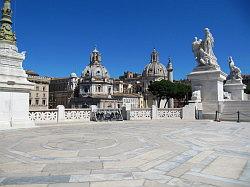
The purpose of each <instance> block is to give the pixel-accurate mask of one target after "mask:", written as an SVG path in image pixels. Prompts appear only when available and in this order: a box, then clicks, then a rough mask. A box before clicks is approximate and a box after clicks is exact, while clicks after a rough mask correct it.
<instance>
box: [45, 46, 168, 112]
mask: <svg viewBox="0 0 250 187" xmlns="http://www.w3.org/2000/svg"><path fill="white" fill-rule="evenodd" d="M162 79H164V80H170V81H173V68H172V62H171V61H170V60H169V62H168V66H167V67H166V66H165V65H163V64H162V63H160V61H159V53H158V52H157V51H156V49H154V50H153V51H152V53H151V58H150V62H149V64H147V65H146V66H145V68H144V69H143V71H142V74H138V73H133V72H129V71H128V72H125V73H124V75H123V76H120V77H119V78H118V79H113V78H111V77H110V74H109V72H108V70H107V68H106V67H105V66H104V65H103V64H102V55H101V53H100V52H99V51H98V50H97V48H96V47H95V48H94V50H93V51H92V52H91V53H90V61H89V64H88V65H87V66H86V67H85V68H84V69H83V71H82V73H81V76H79V77H78V76H77V75H76V74H75V73H71V74H70V76H69V77H65V78H52V79H51V81H50V89H49V90H50V99H49V101H50V105H49V106H50V108H56V106H57V105H64V106H65V107H66V108H88V107H90V106H91V105H96V106H97V107H98V108H121V107H122V106H125V105H130V106H131V107H132V108H145V107H151V106H152V105H155V104H156V98H155V97H154V96H152V95H151V94H150V92H149V91H148V86H149V85H150V83H151V82H154V81H160V80H162ZM162 102H163V103H164V101H162ZM164 104H165V103H164ZM164 104H162V105H161V107H163V106H164ZM170 107H171V106H170ZM172 107H173V106H172Z"/></svg>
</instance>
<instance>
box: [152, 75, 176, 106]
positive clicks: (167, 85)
mask: <svg viewBox="0 0 250 187" xmlns="http://www.w3.org/2000/svg"><path fill="white" fill-rule="evenodd" d="M173 88H174V84H173V83H172V82H170V81H167V80H161V81H155V82H152V83H151V84H150V85H149V87H148V91H150V92H151V93H152V94H153V95H154V96H156V98H157V107H158V108H159V107H160V103H161V100H162V99H166V100H167V102H168V101H169V99H170V98H172V97H173V93H174V92H173Z"/></svg>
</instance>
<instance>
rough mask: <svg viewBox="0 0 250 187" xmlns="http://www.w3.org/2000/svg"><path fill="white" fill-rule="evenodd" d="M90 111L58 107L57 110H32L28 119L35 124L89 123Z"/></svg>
mask: <svg viewBox="0 0 250 187" xmlns="http://www.w3.org/2000/svg"><path fill="white" fill-rule="evenodd" d="M90 114H91V109H65V108H64V106H62V105H59V106H58V107H57V109H48V110H32V111H30V112H29V118H30V120H31V121H34V122H35V123H36V124H40V123H48V124H49V123H62V122H87V121H90Z"/></svg>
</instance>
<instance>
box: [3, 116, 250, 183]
mask: <svg viewBox="0 0 250 187" xmlns="http://www.w3.org/2000/svg"><path fill="white" fill-rule="evenodd" d="M249 137H250V124H249V123H235V122H220V123H217V122H210V121H194V122H187V121H182V120H179V121H178V120H176V121H174V120H165V121H143V122H142V121H141V122H138V121H134V122H131V121H125V122H106V123H92V124H74V125H70V124H67V125H60V126H46V127H45V126H44V127H37V128H31V129H19V130H6V131H0V185H7V186H16V185H17V186H19V185H20V186H34V187H45V186H46V187H56V186H69V187H71V186H72V187H73V186H76V187H77V186H81V187H85V186H86V187H99V186H103V187H104V186H108V187H121V186H123V187H131V186H133V187H134V186H137V187H142V186H145V187H158V186H159V187H162V186H250V138H249Z"/></svg>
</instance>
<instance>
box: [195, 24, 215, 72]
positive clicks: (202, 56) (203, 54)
mask: <svg viewBox="0 0 250 187" xmlns="http://www.w3.org/2000/svg"><path fill="white" fill-rule="evenodd" d="M204 32H205V37H204V40H201V39H199V40H198V39H197V37H195V40H194V42H193V43H192V51H193V53H194V56H195V60H196V61H197V63H198V66H211V67H216V68H217V67H218V64H217V58H216V57H215V55H214V52H213V47H214V38H213V36H212V34H211V33H210V31H209V29H208V28H205V29H204Z"/></svg>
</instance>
